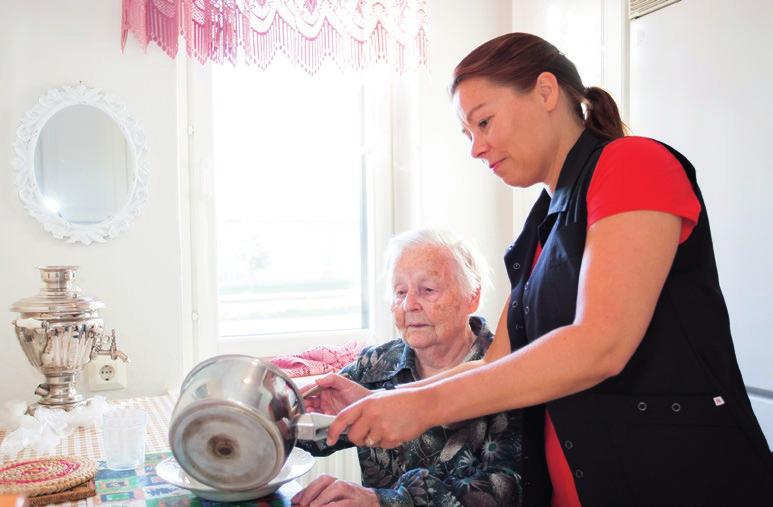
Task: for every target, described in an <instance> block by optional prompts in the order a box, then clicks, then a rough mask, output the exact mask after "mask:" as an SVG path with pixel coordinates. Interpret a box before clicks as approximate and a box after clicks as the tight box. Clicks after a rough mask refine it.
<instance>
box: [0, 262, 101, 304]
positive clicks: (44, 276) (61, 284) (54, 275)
mask: <svg viewBox="0 0 773 507" xmlns="http://www.w3.org/2000/svg"><path fill="white" fill-rule="evenodd" d="M38 269H39V270H40V279H41V280H43V287H42V288H41V289H40V291H39V292H38V293H37V295H35V296H32V297H29V298H24V299H20V300H19V301H17V302H15V303H14V304H13V305H12V306H11V311H12V312H19V313H25V314H29V313H34V314H52V315H72V314H78V313H85V312H93V311H95V310H98V309H100V308H104V306H105V304H104V303H102V302H101V301H99V300H97V299H96V298H93V297H89V296H82V295H81V294H80V292H81V289H80V288H79V287H77V286H76V285H75V284H74V283H73V281H74V280H75V275H76V271H78V266H39V267H38Z"/></svg>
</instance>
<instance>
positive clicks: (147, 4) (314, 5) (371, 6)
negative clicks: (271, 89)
mask: <svg viewBox="0 0 773 507" xmlns="http://www.w3.org/2000/svg"><path fill="white" fill-rule="evenodd" d="M426 22H427V0H123V20H122V34H121V46H122V47H124V46H125V44H126V36H127V34H128V32H131V33H133V34H134V36H135V37H136V38H137V39H138V40H139V42H140V44H142V46H143V47H146V46H147V45H148V43H149V42H151V41H153V42H156V43H157V44H158V45H159V46H160V47H161V48H162V49H163V50H164V51H165V52H166V53H167V54H168V55H169V56H171V57H172V58H174V57H175V56H176V55H177V51H178V44H179V36H180V35H182V36H183V38H184V40H185V44H186V51H187V53H188V55H190V56H192V57H194V58H196V59H197V60H199V61H200V62H202V63H204V62H206V61H208V60H211V61H214V62H217V63H222V62H224V61H226V60H227V61H229V62H231V63H232V64H236V62H237V61H244V62H246V63H248V64H255V65H258V66H259V67H261V68H266V66H268V64H269V63H271V61H272V59H273V58H274V56H275V54H276V52H277V51H282V52H283V53H285V54H286V55H287V56H288V57H289V58H290V59H291V60H292V61H293V62H294V63H295V64H297V65H299V66H300V67H301V68H303V69H304V70H306V71H307V72H309V73H311V74H313V73H315V72H317V70H319V68H320V66H321V65H322V62H323V61H324V60H325V59H326V58H328V57H329V58H331V59H332V60H333V61H335V63H336V64H337V65H338V66H339V67H340V68H342V69H345V68H350V69H363V68H366V67H368V66H370V65H371V64H373V63H376V62H385V63H388V64H389V65H390V66H392V67H393V68H394V69H396V70H397V71H399V72H403V71H405V70H409V69H412V68H415V67H418V66H426V62H427V35H426V30H425V28H426Z"/></svg>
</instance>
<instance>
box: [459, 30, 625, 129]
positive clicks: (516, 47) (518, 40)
mask: <svg viewBox="0 0 773 507" xmlns="http://www.w3.org/2000/svg"><path fill="white" fill-rule="evenodd" d="M542 72H550V73H551V74H553V75H554V76H556V79H557V80H558V84H559V85H560V86H561V88H562V89H563V90H564V92H565V93H566V95H567V97H568V98H569V101H570V104H571V107H572V109H573V110H574V112H575V114H577V116H578V118H579V119H580V120H581V121H582V122H583V123H585V126H586V127H587V128H588V129H589V130H590V131H591V132H593V134H595V135H596V136H597V137H599V138H601V139H605V140H609V139H616V138H618V137H623V136H624V135H625V134H626V127H625V125H624V124H623V120H622V119H621V118H620V112H619V111H618V109H617V105H616V104H615V101H614V99H613V98H612V96H610V95H609V94H608V93H607V92H605V91H604V90H602V89H601V88H597V87H595V86H594V87H591V88H585V86H584V85H583V84H582V79H580V74H579V73H578V72H577V67H575V66H574V63H572V62H571V60H569V59H568V58H567V57H566V56H564V54H563V53H561V52H560V51H559V50H558V49H556V47H555V46H553V45H552V44H550V43H549V42H547V41H545V40H544V39H541V38H540V37H537V36H536V35H531V34H528V33H509V34H506V35H501V36H499V37H497V38H495V39H491V40H490V41H488V42H486V43H484V44H482V45H481V46H478V47H477V48H476V49H474V50H473V51H472V52H471V53H470V54H468V55H467V56H466V57H464V59H463V60H462V61H461V62H459V65H457V66H456V68H455V69H454V79H453V81H452V83H451V87H450V90H451V93H452V94H453V93H454V92H455V91H456V88H457V87H458V86H459V83H461V82H462V81H464V80H466V79H470V78H473V77H484V78H486V79H489V80H490V81H492V82H494V83H497V84H500V85H504V86H512V87H514V88H515V89H516V90H518V91H519V92H522V93H525V92H528V91H530V90H531V89H532V88H534V85H535V83H536V81H537V76H539V75H540V74H541V73H542ZM583 105H585V109H586V112H585V113H583V107H582V106H583Z"/></svg>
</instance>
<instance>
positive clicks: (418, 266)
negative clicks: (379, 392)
mask: <svg viewBox="0 0 773 507" xmlns="http://www.w3.org/2000/svg"><path fill="white" fill-rule="evenodd" d="M483 273H484V263H483V262H482V260H481V259H480V258H479V257H478V256H477V255H476V254H475V253H473V250H472V249H471V248H470V247H469V246H467V245H465V244H464V243H462V242H461V241H459V240H458V239H457V238H455V237H453V236H452V235H451V234H449V233H445V232H439V231H430V230H420V231H411V232H407V233H403V234H401V235H398V236H396V237H394V238H393V239H392V240H391V242H390V245H389V251H388V258H387V280H389V281H391V286H390V288H391V293H390V296H389V297H390V299H391V309H392V315H393V317H394V322H395V326H396V327H397V329H398V330H399V332H400V334H401V335H402V338H400V339H397V340H392V341H389V342H387V343H384V344H382V345H378V346H372V347H367V348H365V349H364V350H363V351H362V353H361V354H360V356H359V358H358V359H357V360H356V361H355V362H353V363H352V364H350V365H348V366H346V367H345V368H344V369H343V370H342V371H341V373H340V374H341V375H342V376H344V377H347V378H348V379H350V380H353V381H354V383H349V382H345V381H343V379H341V378H340V377H337V376H330V377H327V378H325V379H321V380H319V381H318V383H320V384H322V385H324V386H325V387H328V388H329V389H328V390H325V391H323V394H322V396H320V397H317V398H315V397H310V398H308V399H307V404H308V405H310V408H312V409H316V410H320V411H323V412H327V413H335V412H337V410H338V409H339V408H341V407H337V406H336V403H341V400H343V399H345V398H346V392H341V391H346V390H362V391H363V392H364V391H365V389H368V390H373V389H391V388H393V387H394V386H396V385H399V384H405V383H409V382H414V381H417V380H420V379H424V378H427V377H430V376H432V375H435V374H437V373H440V372H443V371H445V370H448V369H449V368H453V367H454V366H457V365H459V364H461V363H463V362H465V361H471V360H480V359H481V358H482V357H483V356H484V355H485V353H486V350H487V349H488V346H489V344H490V343H491V339H492V333H491V332H490V331H489V329H488V327H487V326H486V321H485V320H484V319H483V318H481V317H477V316H472V315H471V314H472V313H473V312H475V311H476V310H477V308H478V304H479V301H480V295H481V286H482V278H483ZM354 386H356V387H354ZM336 389H339V392H337V393H336V394H335V395H332V394H330V393H331V392H333V391H336ZM351 396H352V398H353V399H356V398H359V397H361V396H362V394H361V393H360V394H358V393H356V392H352V393H351ZM411 416H412V415H411V414H404V417H411ZM520 431H521V417H520V413H519V412H518V411H513V412H503V413H497V414H493V415H489V416H486V417H480V418H476V419H471V420H468V421H463V422H461V423H457V424H454V425H449V426H438V427H434V428H430V429H428V430H427V431H426V432H424V433H423V434H422V435H420V436H419V437H418V438H416V439H415V440H410V441H408V442H405V443H404V444H402V445H400V446H399V447H396V448H393V449H382V448H379V447H378V442H373V441H369V442H367V445H368V447H359V448H358V449H357V452H358V455H359V459H360V467H361V469H362V484H363V485H362V486H360V485H358V484H353V483H350V482H346V481H342V480H336V479H335V478H334V477H331V476H328V475H323V476H321V477H319V478H317V479H316V480H315V481H313V482H312V483H311V484H309V486H308V487H307V488H306V489H304V490H303V491H301V492H300V493H298V494H297V495H296V496H295V498H293V502H294V503H300V504H301V505H325V504H328V503H333V502H336V505H358V506H367V505H372V506H377V505H443V506H451V505H475V506H487V505H492V506H493V505H498V504H500V505H501V504H502V503H506V504H508V505H512V504H513V503H516V502H518V500H519V498H520V475H519V473H518V470H517V469H516V466H515V463H518V454H519V452H520V451H519V449H520V445H519V439H520ZM300 445H301V447H304V448H305V449H307V450H309V451H311V452H312V453H314V454H316V455H326V454H330V453H332V452H334V451H336V450H338V449H341V448H343V447H349V446H350V445H351V444H343V445H342V444H341V443H339V444H338V445H337V446H335V447H325V444H324V443H319V444H316V443H312V442H301V443H300ZM338 502H340V503H338Z"/></svg>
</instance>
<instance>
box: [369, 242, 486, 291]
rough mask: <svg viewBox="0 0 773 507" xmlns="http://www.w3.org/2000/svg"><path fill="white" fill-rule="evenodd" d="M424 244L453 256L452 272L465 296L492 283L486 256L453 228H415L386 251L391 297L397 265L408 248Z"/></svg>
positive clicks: (386, 269) (391, 244) (388, 286)
mask: <svg viewBox="0 0 773 507" xmlns="http://www.w3.org/2000/svg"><path fill="white" fill-rule="evenodd" d="M422 246H434V247H439V248H442V249H444V250H445V251H447V252H448V253H449V254H450V255H451V258H452V259H453V271H454V275H455V277H456V280H457V282H458V283H459V288H460V289H461V292H462V295H463V296H464V297H471V296H473V295H474V294H475V293H476V292H478V291H480V292H481V296H482V295H483V288H484V287H489V286H490V285H491V275H490V268H489V265H488V263H487V262H486V260H485V259H484V258H483V256H482V255H481V254H480V253H479V252H478V250H477V249H476V248H475V247H474V246H473V245H472V244H470V243H469V242H467V241H464V240H463V239H462V238H460V237H459V236H457V235H456V234H454V233H452V232H450V231H443V230H438V229H414V230H410V231H406V232H403V233H400V234H398V235H396V236H394V237H392V239H390V240H389V244H388V245H387V252H386V265H385V270H384V271H385V277H386V282H387V283H386V291H387V298H389V299H391V298H392V282H393V279H394V274H395V265H396V264H397V262H398V261H399V260H400V257H402V255H403V253H405V251H406V250H410V249H413V248H417V247H422Z"/></svg>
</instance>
